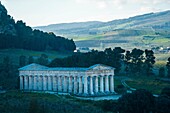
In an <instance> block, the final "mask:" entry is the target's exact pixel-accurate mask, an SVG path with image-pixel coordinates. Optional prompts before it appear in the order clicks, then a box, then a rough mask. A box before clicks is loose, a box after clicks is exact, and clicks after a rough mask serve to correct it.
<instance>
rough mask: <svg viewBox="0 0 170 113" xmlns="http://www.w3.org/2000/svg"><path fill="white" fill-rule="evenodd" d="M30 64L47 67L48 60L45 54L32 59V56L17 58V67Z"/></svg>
mask: <svg viewBox="0 0 170 113" xmlns="http://www.w3.org/2000/svg"><path fill="white" fill-rule="evenodd" d="M31 63H38V64H40V65H45V66H47V65H48V64H49V59H48V56H47V55H46V54H41V56H40V57H38V58H34V57H33V56H29V57H27V56H25V55H21V56H20V57H19V67H23V66H25V65H28V64H31Z"/></svg>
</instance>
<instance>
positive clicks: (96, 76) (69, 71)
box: [19, 63, 115, 96]
mask: <svg viewBox="0 0 170 113" xmlns="http://www.w3.org/2000/svg"><path fill="white" fill-rule="evenodd" d="M114 70H115V68H113V67H110V66H106V65H103V64H96V65H93V66H90V67H88V68H79V67H75V68H70V67H67V68H66V67H55V68H51V67H46V66H42V65H39V64H35V63H32V64H29V65H27V66H24V67H22V68H19V78H20V90H23V91H52V92H57V93H70V94H75V95H82V96H83V95H84V96H88V95H100V94H111V93H114Z"/></svg>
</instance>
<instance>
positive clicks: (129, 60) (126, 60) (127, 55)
mask: <svg viewBox="0 0 170 113" xmlns="http://www.w3.org/2000/svg"><path fill="white" fill-rule="evenodd" d="M124 62H125V65H126V67H125V72H126V74H127V75H128V74H129V72H130V65H131V55H130V51H126V54H125V60H124Z"/></svg>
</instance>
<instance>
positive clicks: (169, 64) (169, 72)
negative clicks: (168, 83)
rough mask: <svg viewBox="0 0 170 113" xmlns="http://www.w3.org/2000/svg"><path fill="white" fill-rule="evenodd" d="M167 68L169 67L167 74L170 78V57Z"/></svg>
mask: <svg viewBox="0 0 170 113" xmlns="http://www.w3.org/2000/svg"><path fill="white" fill-rule="evenodd" d="M166 68H167V70H168V72H167V76H168V77H169V78H170V57H169V58H168V62H167V64H166Z"/></svg>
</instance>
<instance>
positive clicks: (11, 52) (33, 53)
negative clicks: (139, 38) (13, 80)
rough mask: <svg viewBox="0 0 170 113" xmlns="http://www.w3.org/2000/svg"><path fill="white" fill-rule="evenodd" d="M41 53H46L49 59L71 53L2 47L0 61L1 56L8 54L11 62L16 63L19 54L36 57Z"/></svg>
mask: <svg viewBox="0 0 170 113" xmlns="http://www.w3.org/2000/svg"><path fill="white" fill-rule="evenodd" d="M41 54H46V55H47V56H48V58H49V60H53V59H54V58H64V57H67V56H69V55H71V54H72V53H69V52H62V53H60V52H56V51H44V52H40V51H30V50H23V49H4V50H0V62H2V60H3V58H4V57H5V56H9V57H10V59H11V60H12V63H14V64H18V63H19V57H20V56H21V55H24V56H26V57H27V58H28V57H29V56H33V57H34V58H38V57H40V56H41Z"/></svg>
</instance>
